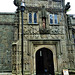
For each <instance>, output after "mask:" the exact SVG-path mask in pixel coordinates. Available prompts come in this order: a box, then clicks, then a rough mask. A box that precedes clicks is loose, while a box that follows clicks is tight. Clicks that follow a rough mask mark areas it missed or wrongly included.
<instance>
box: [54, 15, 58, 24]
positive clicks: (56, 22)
mask: <svg viewBox="0 0 75 75" xmlns="http://www.w3.org/2000/svg"><path fill="white" fill-rule="evenodd" d="M54 22H55V24H58V20H57V15H54Z"/></svg>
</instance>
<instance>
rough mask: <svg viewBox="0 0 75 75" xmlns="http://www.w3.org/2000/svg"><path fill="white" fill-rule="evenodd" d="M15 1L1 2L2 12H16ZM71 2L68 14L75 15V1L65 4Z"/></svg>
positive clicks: (69, 0)
mask: <svg viewBox="0 0 75 75" xmlns="http://www.w3.org/2000/svg"><path fill="white" fill-rule="evenodd" d="M13 1H14V0H0V12H15V11H16V6H15V5H14V4H13ZM67 2H70V4H71V8H70V11H69V12H68V14H75V3H74V2H75V1H74V0H65V4H66V3H67Z"/></svg>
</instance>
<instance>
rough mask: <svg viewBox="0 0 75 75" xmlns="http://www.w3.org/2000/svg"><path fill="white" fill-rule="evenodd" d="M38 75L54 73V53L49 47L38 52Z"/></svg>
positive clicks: (52, 74) (51, 74)
mask: <svg viewBox="0 0 75 75" xmlns="http://www.w3.org/2000/svg"><path fill="white" fill-rule="evenodd" d="M36 75H54V62H53V53H52V51H51V50H49V49H47V48H41V49H39V50H38V51H37V52H36Z"/></svg>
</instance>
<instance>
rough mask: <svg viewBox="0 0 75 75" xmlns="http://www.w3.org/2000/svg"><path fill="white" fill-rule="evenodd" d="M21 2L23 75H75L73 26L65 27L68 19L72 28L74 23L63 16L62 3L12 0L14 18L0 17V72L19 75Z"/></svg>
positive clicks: (20, 65) (58, 1)
mask: <svg viewBox="0 0 75 75" xmlns="http://www.w3.org/2000/svg"><path fill="white" fill-rule="evenodd" d="M21 1H23V2H25V4H26V7H25V11H24V14H23V75H61V74H62V71H63V70H64V69H67V70H69V73H72V72H73V74H75V47H74V46H75V43H74V42H73V41H74V40H75V29H74V28H75V26H72V24H71V23H69V24H68V23H67V20H68V19H69V20H71V21H72V23H74V24H75V22H74V21H75V20H74V19H73V18H72V16H70V17H69V16H66V14H65V11H64V7H65V5H64V4H65V3H64V2H65V1H64V0H14V4H15V5H16V6H17V7H18V8H17V10H16V12H15V14H9V13H8V14H0V17H1V19H0V30H1V31H0V32H1V33H0V38H1V40H0V42H1V45H0V51H1V52H2V53H3V55H1V54H2V53H1V52H0V60H1V61H0V71H1V72H6V71H7V72H11V74H9V75H22V63H21V61H22V60H21V58H22V50H21V47H22V45H21V40H22V39H21V34H22V33H21V30H22V23H21V20H22V17H21V10H20V8H21V7H20V4H21ZM3 17H6V18H3ZM68 17H69V18H68ZM72 19H73V20H72ZM74 24H73V25H74ZM2 29H4V30H2ZM72 31H73V33H72ZM2 33H3V34H4V36H2V37H1V35H2ZM72 34H73V38H72ZM9 37H10V38H9ZM11 56H12V57H11ZM5 59H7V60H5ZM3 61H5V62H3ZM1 75H3V74H2V73H1ZM5 75H8V73H6V74H5Z"/></svg>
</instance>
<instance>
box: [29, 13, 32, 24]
mask: <svg viewBox="0 0 75 75" xmlns="http://www.w3.org/2000/svg"><path fill="white" fill-rule="evenodd" d="M29 23H32V13H29Z"/></svg>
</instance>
